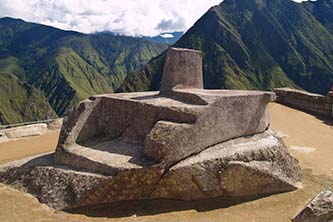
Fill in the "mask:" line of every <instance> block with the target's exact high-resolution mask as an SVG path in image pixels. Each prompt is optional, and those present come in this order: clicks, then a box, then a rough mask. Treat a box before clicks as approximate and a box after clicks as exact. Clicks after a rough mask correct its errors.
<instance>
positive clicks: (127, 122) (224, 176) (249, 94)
mask: <svg viewBox="0 0 333 222" xmlns="http://www.w3.org/2000/svg"><path fill="white" fill-rule="evenodd" d="M201 69H202V68H201V53H200V52H198V51H194V50H188V49H174V48H171V49H170V51H169V52H168V53H167V62H166V64H165V68H164V76H163V80H162V89H161V92H142V93H122V94H109V95H99V96H92V97H90V98H89V99H87V100H85V101H83V102H81V103H80V104H79V105H78V106H76V107H74V108H73V109H72V111H71V112H69V113H68V114H67V116H66V117H65V118H64V123H63V126H62V129H61V133H60V138H59V142H58V146H57V149H56V152H55V153H54V154H51V157H50V156H45V157H39V158H36V159H32V160H29V161H25V162H24V161H23V162H21V163H17V162H16V163H13V164H9V165H6V166H3V167H0V180H2V181H3V182H5V183H7V184H15V185H16V186H17V185H21V186H22V187H24V188H25V189H27V190H28V192H30V193H33V194H34V195H35V196H36V197H37V198H38V199H39V200H40V201H41V202H43V203H46V204H48V205H49V206H52V207H54V208H56V209H70V208H76V207H82V206H89V205H95V204H102V203H110V202H117V201H123V200H138V199H158V198H171V199H179V200H195V199H204V198H213V197H227V198H242V197H248V196H258V195H263V194H273V193H277V192H285V191H290V190H294V189H297V187H299V185H300V182H301V179H302V174H301V169H300V167H299V165H298V161H297V160H296V159H295V158H294V157H292V156H291V155H290V154H289V153H288V150H287V148H286V147H285V145H284V143H283V142H282V141H281V139H279V138H278V137H277V136H276V135H275V134H274V133H273V132H271V131H267V129H268V128H269V118H268V111H267V104H268V103H269V102H271V101H274V99H275V94H274V93H270V92H260V91H237V90H232V91H231V90H205V89H203V88H202V85H203V83H202V70H201Z"/></svg>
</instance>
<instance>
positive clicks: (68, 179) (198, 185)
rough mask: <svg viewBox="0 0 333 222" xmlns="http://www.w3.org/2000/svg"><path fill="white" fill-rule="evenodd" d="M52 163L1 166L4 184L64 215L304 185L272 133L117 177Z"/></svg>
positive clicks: (120, 171)
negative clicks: (135, 203) (116, 204)
mask: <svg viewBox="0 0 333 222" xmlns="http://www.w3.org/2000/svg"><path fill="white" fill-rule="evenodd" d="M53 157H54V154H48V155H44V156H39V157H36V158H33V159H32V158H29V159H25V160H22V161H16V162H13V163H9V164H6V165H2V166H1V167H0V182H2V183H6V184H9V185H13V186H14V187H17V188H20V189H24V190H26V191H27V192H29V193H32V194H33V195H34V196H36V197H37V198H38V199H39V200H40V202H42V203H45V204H47V205H49V206H50V207H53V208H55V209H58V210H61V209H71V208H78V207H83V206H90V205H96V204H103V203H112V202H117V201H124V200H138V199H160V198H163V199H178V200H197V199H206V198H214V197H225V198H243V197H250V196H260V195H266V194H273V193H279V192H286V191H291V190H294V189H297V188H298V187H299V186H300V182H301V179H302V174H301V169H300V167H299V165H298V161H297V160H296V159H295V158H294V157H292V156H291V155H290V154H289V153H288V150H287V148H286V147H285V145H284V144H283V142H282V141H281V140H280V139H279V138H278V137H277V136H276V135H275V134H274V133H273V132H271V131H266V132H264V133H261V134H257V135H254V136H250V137H245V138H238V139H233V140H230V141H228V142H224V143H220V144H217V145H214V146H211V147H209V148H208V149H205V150H204V151H202V152H199V153H198V154H195V155H192V156H190V157H188V158H185V159H184V160H181V161H178V162H177V163H176V164H174V165H173V166H171V168H169V169H164V168H160V166H158V165H150V166H147V165H144V164H143V165H141V166H140V165H136V166H135V167H131V166H129V167H122V168H119V167H118V168H117V167H116V166H113V167H114V168H115V169H116V168H117V170H115V171H113V175H102V174H97V173H93V172H89V171H88V168H87V169H85V170H84V171H82V170H78V169H77V168H74V167H71V166H68V165H59V164H57V163H56V162H54V160H53ZM91 171H95V170H94V169H91Z"/></svg>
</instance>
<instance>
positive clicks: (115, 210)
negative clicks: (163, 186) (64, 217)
mask: <svg viewBox="0 0 333 222" xmlns="http://www.w3.org/2000/svg"><path fill="white" fill-rule="evenodd" d="M276 194H279V193H276ZM270 195H272V194H267V195H257V196H252V197H244V198H212V199H207V200H196V201H180V200H166V199H159V200H136V201H122V202H118V203H113V204H102V205H95V206H89V207H83V208H78V209H71V210H66V211H65V212H67V213H73V214H83V215H86V216H89V217H108V218H122V217H131V216H137V217H139V216H151V215H158V214H162V213H169V212H177V211H185V210H195V211H197V212H206V211H212V210H216V209H221V208H229V207H231V206H235V205H238V204H243V203H246V202H251V201H255V200H257V199H260V198H264V197H268V196H270Z"/></svg>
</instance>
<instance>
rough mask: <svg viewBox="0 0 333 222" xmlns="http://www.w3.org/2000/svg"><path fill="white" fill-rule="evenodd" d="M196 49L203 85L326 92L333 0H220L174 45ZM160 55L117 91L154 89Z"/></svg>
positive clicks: (331, 79)
mask: <svg viewBox="0 0 333 222" xmlns="http://www.w3.org/2000/svg"><path fill="white" fill-rule="evenodd" d="M174 46H175V47H185V48H192V49H198V50H202V51H203V52H204V58H203V60H204V61H203V63H204V65H203V72H204V85H205V87H206V88H230V89H271V88H274V87H280V86H291V87H299V88H303V89H305V90H308V91H311V92H317V93H321V94H326V93H327V91H328V90H329V89H330V87H331V85H332V84H333V1H332V0H318V1H314V2H303V3H296V2H293V1H290V0H246V1H244V0H224V1H223V2H222V3H221V4H220V5H218V6H215V7H212V8H211V9H210V10H209V11H208V12H207V13H206V14H205V15H203V16H202V17H201V18H200V19H199V20H198V21H197V22H196V23H195V25H194V26H193V27H192V28H191V29H189V31H188V32H187V33H185V35H184V36H183V37H182V38H181V39H180V40H179V41H178V42H177V43H176V44H175V45H174ZM164 60H165V55H164V54H162V55H160V56H158V57H156V58H154V59H152V60H151V61H150V62H149V64H147V65H146V66H145V67H144V68H143V69H141V70H139V71H137V72H133V73H131V74H130V75H129V76H128V77H127V78H126V80H125V82H124V84H123V85H122V86H121V87H120V88H119V91H143V90H156V89H158V88H159V86H160V80H161V74H162V71H163V64H164Z"/></svg>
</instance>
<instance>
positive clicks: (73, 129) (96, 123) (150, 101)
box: [56, 89, 274, 174]
mask: <svg viewBox="0 0 333 222" xmlns="http://www.w3.org/2000/svg"><path fill="white" fill-rule="evenodd" d="M175 92H176V93H178V94H177V97H170V98H168V97H163V96H160V95H159V92H147V93H124V94H111V95H99V96H95V97H91V98H90V100H86V101H84V102H82V103H81V104H80V105H79V106H78V107H77V108H76V109H75V110H73V112H72V113H70V114H69V117H67V118H65V120H64V127H63V129H62V132H61V136H60V141H59V145H58V149H57V150H58V151H59V152H57V154H56V160H57V161H58V162H59V163H65V164H70V165H73V166H75V167H80V168H82V167H84V168H94V167H92V165H91V164H85V166H83V164H80V161H73V158H75V156H77V155H78V156H79V158H81V156H83V157H88V159H90V160H92V162H91V163H92V164H93V162H100V163H101V164H103V165H108V163H107V162H114V161H111V160H112V158H113V157H111V156H112V155H111V154H107V153H105V158H104V157H103V158H93V156H98V155H99V154H97V153H101V151H100V150H99V149H98V148H97V147H101V146H103V147H104V148H103V150H104V152H108V153H112V152H113V151H112V150H113V148H112V147H111V148H107V146H112V145H110V144H113V142H112V141H113V140H114V141H122V142H124V143H126V144H127V146H130V144H133V149H134V150H135V149H137V148H136V147H140V150H142V154H144V156H145V157H146V159H147V160H142V161H143V162H153V163H156V162H158V163H160V164H161V165H163V166H166V167H169V166H171V165H173V164H174V163H176V162H177V161H179V160H181V159H183V158H186V157H187V156H189V155H192V154H194V153H198V152H200V151H202V150H204V149H206V148H207V147H209V146H212V145H214V144H217V143H221V142H223V141H226V140H229V139H233V138H237V137H241V136H246V135H253V134H256V133H261V132H264V131H265V130H266V129H267V128H268V126H269V119H268V116H267V108H266V106H267V104H268V102H270V101H272V100H274V94H272V93H268V92H259V91H229V90H199V89H197V90H177V91H175ZM114 107H117V108H114ZM202 138H205V139H204V140H203V139H202ZM98 141H104V142H103V143H104V145H101V146H98V143H99V142H98ZM91 144H94V146H93V147H92V146H91ZM108 144H109V145H108ZM81 148H82V151H78V150H79V149H81ZM128 149H130V148H128ZM89 150H90V151H89ZM94 150H96V154H93V153H92V152H94ZM65 152H66V153H68V154H71V155H64V156H63V157H60V156H61V155H62V154H64V153H65ZM89 153H90V154H89ZM118 154H119V153H118ZM100 155H103V154H100ZM107 156H110V158H108V157H107ZM116 156H117V155H114V157H115V158H116ZM105 159H107V161H103V160H105ZM122 159H124V158H122ZM148 159H149V160H152V161H148ZM99 168H100V167H99ZM105 169H107V170H106V171H107V172H104V173H107V174H108V172H110V171H109V170H108V168H105ZM98 172H102V173H103V170H98Z"/></svg>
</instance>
